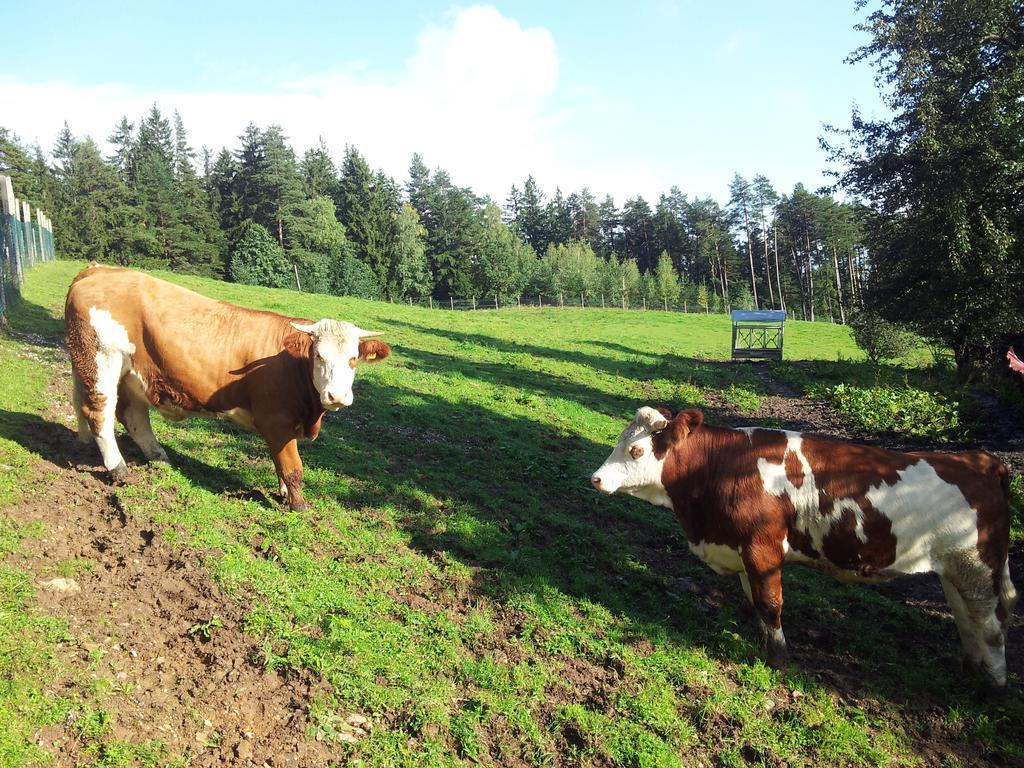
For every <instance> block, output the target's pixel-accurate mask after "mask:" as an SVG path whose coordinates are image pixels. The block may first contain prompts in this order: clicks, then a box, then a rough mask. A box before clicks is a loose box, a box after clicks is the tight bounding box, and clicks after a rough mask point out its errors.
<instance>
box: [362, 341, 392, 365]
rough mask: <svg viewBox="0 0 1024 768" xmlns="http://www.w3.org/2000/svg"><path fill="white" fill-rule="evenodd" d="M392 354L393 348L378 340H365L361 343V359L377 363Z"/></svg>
mask: <svg viewBox="0 0 1024 768" xmlns="http://www.w3.org/2000/svg"><path fill="white" fill-rule="evenodd" d="M390 354H391V347H389V346H388V345H387V344H385V343H384V342H383V341H378V340H377V339H363V340H362V341H360V342H359V359H360V360H365V361H366V362H368V363H376V362H379V361H381V360H383V359H384V358H385V357H387V356H388V355H390Z"/></svg>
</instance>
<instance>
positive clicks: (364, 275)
mask: <svg viewBox="0 0 1024 768" xmlns="http://www.w3.org/2000/svg"><path fill="white" fill-rule="evenodd" d="M334 293H335V294H337V295H338V296H355V297H356V298H360V299H379V298H380V295H381V288H380V282H379V281H378V280H377V276H376V275H375V274H374V273H373V270H372V269H370V267H369V266H367V265H366V264H364V263H363V262H361V261H360V260H359V259H357V258H356V257H355V256H353V255H352V254H345V255H344V256H343V257H342V258H341V259H339V260H338V262H337V263H336V264H335V268H334Z"/></svg>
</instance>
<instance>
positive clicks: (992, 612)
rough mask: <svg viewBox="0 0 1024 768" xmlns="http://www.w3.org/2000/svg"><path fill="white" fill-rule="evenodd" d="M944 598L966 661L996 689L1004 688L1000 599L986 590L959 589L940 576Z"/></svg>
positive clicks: (1003, 648)
mask: <svg viewBox="0 0 1024 768" xmlns="http://www.w3.org/2000/svg"><path fill="white" fill-rule="evenodd" d="M941 581H942V588H943V591H944V592H945V593H946V599H947V600H948V601H949V604H950V607H951V608H952V609H953V616H954V617H955V618H956V623H957V628H958V629H959V630H960V641H961V643H962V644H963V649H964V655H965V658H966V659H967V660H968V661H969V662H971V663H972V664H974V665H977V666H978V667H980V668H981V669H983V670H984V671H985V673H986V674H987V675H988V676H989V678H990V679H991V681H992V683H993V684H994V685H995V686H996V687H999V688H1001V687H1003V686H1005V685H1006V637H1005V634H1004V628H1003V623H1002V622H1001V621H1000V619H999V616H998V612H999V611H998V609H999V605H1000V601H999V597H998V596H997V595H996V594H994V593H993V592H992V589H991V583H992V582H991V580H989V582H988V589H985V588H984V587H981V588H978V589H973V588H971V587H967V588H964V587H960V586H959V585H958V584H956V583H955V582H954V581H953V580H951V579H949V578H947V577H946V576H943V577H941Z"/></svg>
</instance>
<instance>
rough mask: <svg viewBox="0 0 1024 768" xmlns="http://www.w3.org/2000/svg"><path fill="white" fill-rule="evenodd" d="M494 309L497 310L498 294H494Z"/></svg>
mask: <svg viewBox="0 0 1024 768" xmlns="http://www.w3.org/2000/svg"><path fill="white" fill-rule="evenodd" d="M494 308H495V309H497V308H498V294H494Z"/></svg>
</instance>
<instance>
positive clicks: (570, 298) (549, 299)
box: [396, 293, 732, 315]
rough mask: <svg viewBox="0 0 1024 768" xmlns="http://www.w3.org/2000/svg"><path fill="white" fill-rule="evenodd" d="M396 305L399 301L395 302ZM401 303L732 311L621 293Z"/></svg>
mask: <svg viewBox="0 0 1024 768" xmlns="http://www.w3.org/2000/svg"><path fill="white" fill-rule="evenodd" d="M396 303H397V302H396ZM401 303H403V304H409V305H410V306H415V307H425V308H427V309H447V310H452V311H456V310H462V311H467V310H468V311H472V310H477V309H527V308H540V309H550V308H554V309H559V308H576V309H580V308H583V309H590V308H597V309H633V310H640V311H647V310H658V311H665V312H686V313H700V314H705V313H707V314H712V315H714V314H728V313H729V312H730V310H731V309H732V308H731V307H729V306H728V305H721V306H719V305H718V304H719V302H715V303H711V302H708V306H706V307H705V306H702V305H700V304H698V303H697V302H694V301H690V300H688V299H687V298H684V297H682V296H680V298H678V299H667V298H658V297H652V298H647V297H646V296H632V297H629V296H626V297H624V296H623V295H622V294H596V295H590V296H588V295H587V294H578V293H577V294H572V295H570V294H567V293H531V294H522V295H520V296H482V297H479V298H471V299H456V298H454V297H448V298H444V299H438V298H434V297H430V296H428V297H426V298H422V299H405V300H403V301H402V302H401Z"/></svg>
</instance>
